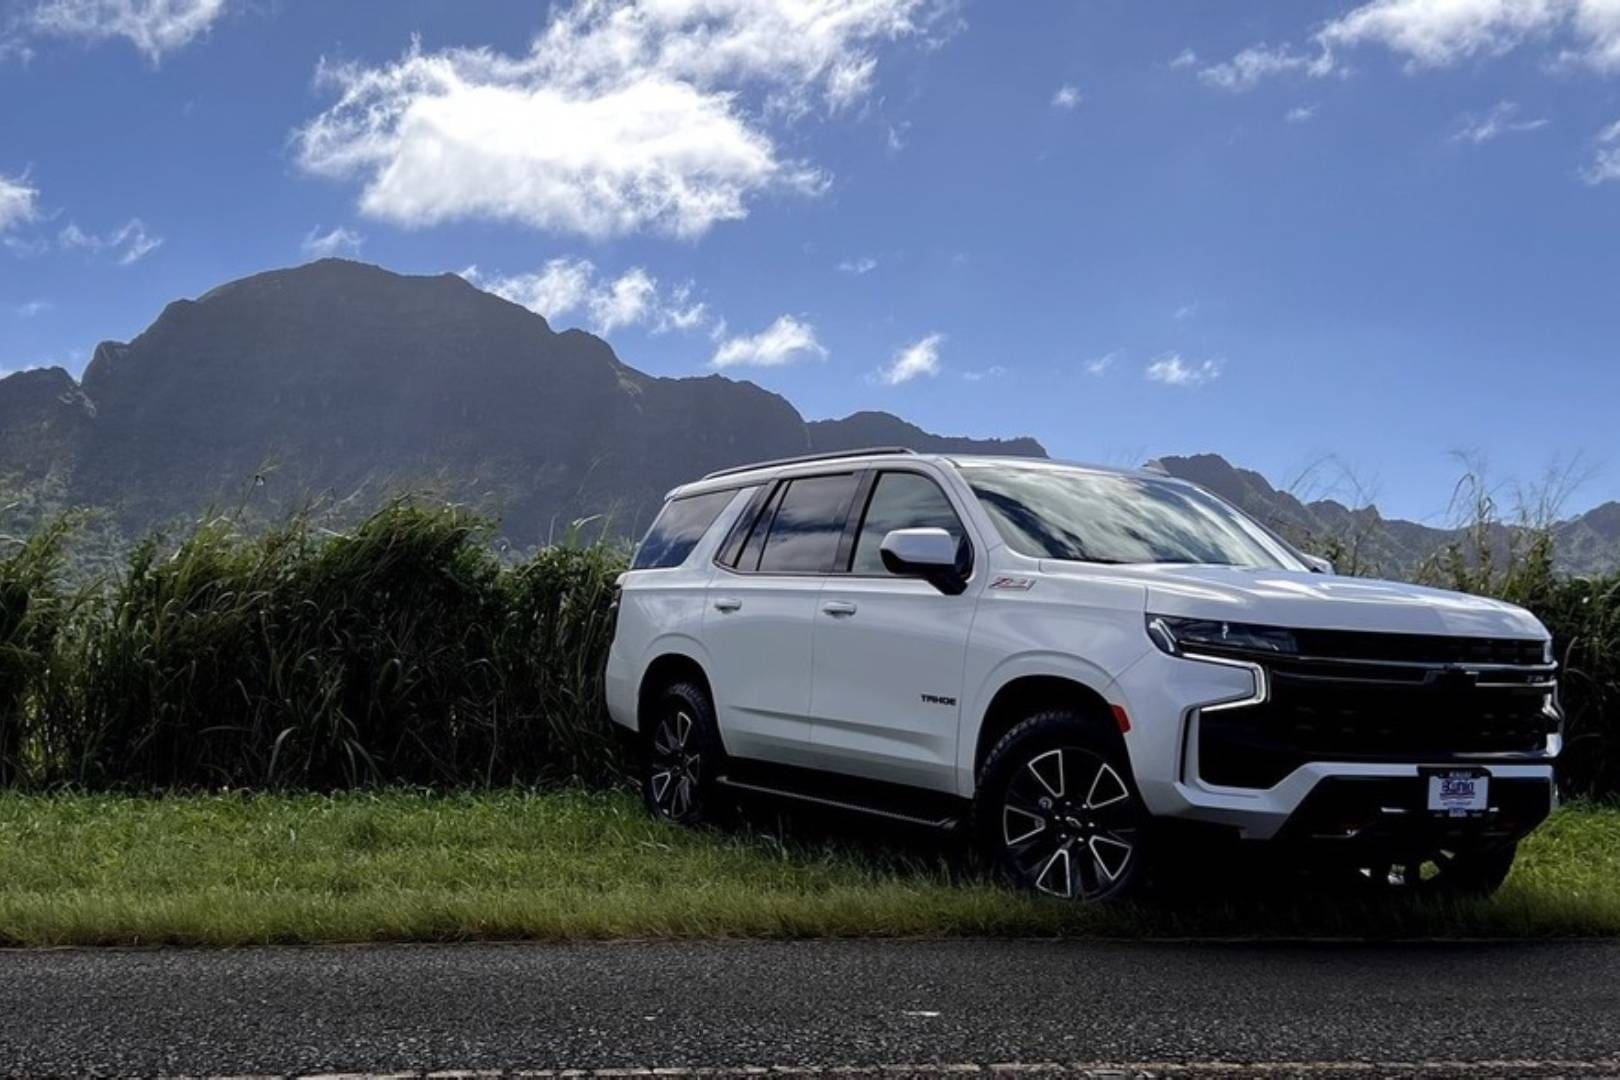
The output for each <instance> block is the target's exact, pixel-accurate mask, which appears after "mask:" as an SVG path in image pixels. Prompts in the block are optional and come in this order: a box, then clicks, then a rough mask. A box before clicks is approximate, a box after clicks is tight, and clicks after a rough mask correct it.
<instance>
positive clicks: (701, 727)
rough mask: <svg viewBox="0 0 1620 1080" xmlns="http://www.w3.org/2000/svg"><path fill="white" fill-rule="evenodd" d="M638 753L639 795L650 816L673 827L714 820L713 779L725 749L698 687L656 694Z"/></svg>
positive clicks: (680, 687)
mask: <svg viewBox="0 0 1620 1080" xmlns="http://www.w3.org/2000/svg"><path fill="white" fill-rule="evenodd" d="M642 751H643V753H642V768H641V797H642V800H643V801H644V802H645V803H646V804H647V810H648V811H649V812H650V813H651V814H652V815H653V816H654V817H657V818H662V819H663V820H665V821H671V822H674V823H675V824H677V825H702V824H705V823H708V822H712V821H714V820H715V819H716V817H717V816H718V815H717V814H716V804H717V799H716V796H715V782H714V781H715V777H716V776H718V775H719V772H720V765H721V760H722V758H723V756H724V751H723V749H722V747H721V744H720V734H719V729H718V728H717V727H716V725H715V721H714V706H713V705H712V704H710V702H709V695H708V692H707V691H705V690H704V689H703V687H701V686H699V685H697V684H696V683H689V682H681V683H676V684H674V685H673V686H668V687H665V688H664V689H663V690H662V691H660V692H659V694H658V698H657V700H656V701H654V702H653V705H652V714H651V716H650V717H649V718H648V722H647V730H646V733H645V735H643V737H642Z"/></svg>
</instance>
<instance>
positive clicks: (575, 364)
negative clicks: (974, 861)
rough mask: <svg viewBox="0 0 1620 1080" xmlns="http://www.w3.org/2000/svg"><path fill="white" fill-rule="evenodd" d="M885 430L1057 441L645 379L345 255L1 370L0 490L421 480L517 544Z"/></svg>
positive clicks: (506, 311)
mask: <svg viewBox="0 0 1620 1080" xmlns="http://www.w3.org/2000/svg"><path fill="white" fill-rule="evenodd" d="M873 443H884V444H891V443H904V444H908V445H914V446H916V447H918V448H927V449H950V450H957V451H986V452H996V453H1017V454H1032V455H1044V453H1045V451H1044V450H1043V449H1042V448H1041V446H1040V444H1039V443H1037V442H1035V441H1034V440H1033V439H1018V440H1012V441H1008V442H1002V441H999V440H990V441H976V440H972V439H955V438H944V437H941V436H936V435H931V434H929V433H927V432H924V431H922V430H921V429H919V428H916V427H913V426H912V425H910V424H907V423H905V422H904V421H902V420H900V419H899V418H897V417H894V416H889V415H887V414H885V413H859V414H856V415H855V416H851V417H848V418H846V419H843V420H824V421H816V422H814V423H806V422H805V420H804V418H803V417H802V416H800V415H799V413H798V411H797V410H795V409H794V408H793V406H792V405H790V404H789V403H788V402H787V401H786V400H785V399H784V398H782V397H780V396H779V395H777V394H773V393H771V392H769V391H767V390H764V389H762V388H760V387H759V386H756V385H754V384H753V383H749V382H738V381H735V380H732V379H727V378H723V377H721V376H718V375H711V376H706V377H701V378H684V379H671V378H656V377H653V376H649V375H646V374H644V373H642V372H640V371H637V370H636V369H634V368H632V367H629V366H628V365H626V364H624V363H623V362H621V361H620V360H619V358H618V357H617V356H616V355H615V354H614V352H613V350H612V348H611V347H610V346H609V345H608V344H607V342H605V341H603V340H601V339H600V338H597V337H595V336H593V335H591V334H587V333H584V332H582V331H578V330H569V331H566V332H563V333H557V332H555V331H554V330H552V328H551V327H550V326H549V325H548V324H547V323H546V320H545V319H543V318H541V317H540V316H539V315H536V314H534V313H533V312H530V311H528V310H526V309H525V308H522V307H519V306H518V305H516V304H512V303H508V302H507V301H505V300H502V299H500V298H498V297H495V296H492V295H490V294H488V293H485V292H481V291H479V290H478V289H476V288H474V287H473V286H472V285H470V284H468V283H467V282H466V281H465V280H463V279H462V278H460V277H458V276H456V275H453V274H446V275H442V276H438V277H406V276H402V275H399V274H394V273H391V272H389V271H386V270H382V269H379V268H377V267H373V266H367V265H363V264H360V263H354V262H347V261H342V260H324V261H322V262H317V263H313V264H310V265H308V266H304V267H299V268H297V269H292V270H279V271H274V272H270V273H265V274H258V275H256V276H253V277H250V278H245V279H243V280H241V281H236V282H232V283H230V284H228V285H224V286H221V287H220V288H217V289H214V290H213V291H212V292H209V293H207V294H206V295H204V296H202V297H200V298H199V299H197V300H180V301H176V302H175V303H172V304H170V305H169V306H168V307H167V308H166V309H165V310H164V311H163V313H162V314H161V315H160V316H159V317H158V319H157V321H156V322H154V323H153V324H152V325H151V326H150V327H149V328H148V329H147V330H146V331H145V332H144V333H142V334H141V335H140V336H139V337H137V338H135V340H133V341H131V342H129V343H127V344H125V343H119V342H108V343H105V344H103V345H101V346H100V347H99V348H97V349H96V351H95V355H94V357H93V359H92V360H91V362H90V364H89V366H88V367H87V368H86V369H85V372H84V377H83V381H82V383H75V382H74V380H73V379H72V378H71V377H70V376H69V375H68V374H67V373H66V372H63V371H61V370H60V369H50V370H42V371H29V372H24V373H22V374H18V375H13V376H11V377H9V378H7V379H4V380H0V492H6V491H16V490H18V489H24V490H30V491H33V490H38V489H39V488H40V487H41V486H48V488H49V490H50V491H51V493H52V495H53V498H54V501H56V502H57V503H58V504H61V505H81V504H88V505H94V506H99V507H104V508H106V509H107V510H109V511H110V512H111V514H112V515H113V517H114V518H115V520H116V522H117V524H118V526H119V527H120V528H121V529H122V530H124V531H125V532H129V533H133V532H138V531H140V530H144V529H146V528H149V527H151V526H153V525H156V524H160V523H164V522H167V521H171V520H173V519H175V518H177V517H181V516H184V515H190V514H194V513H196V512H197V511H198V510H199V509H201V508H203V507H205V506H210V505H211V506H215V507H232V506H235V505H237V504H238V503H240V502H241V501H242V499H243V498H244V496H245V495H246V494H248V493H249V491H250V489H251V493H252V495H253V499H254V502H255V505H259V504H260V502H261V501H262V502H263V503H264V504H266V505H265V509H266V511H267V512H274V511H276V510H278V509H283V508H286V507H289V506H294V505H298V504H299V503H301V502H303V501H305V500H307V499H308V498H309V497H311V495H314V494H320V495H324V496H326V497H328V498H332V499H337V500H343V499H349V498H351V497H357V498H355V501H356V502H357V503H370V502H374V501H375V500H377V499H379V498H381V497H383V496H384V494H385V493H386V492H387V491H390V490H401V489H420V488H427V489H431V490H435V491H439V492H442V493H444V494H446V495H448V496H451V497H454V498H457V499H459V500H463V501H468V502H471V503H473V504H475V505H477V506H479V507H481V508H482V509H485V510H487V511H489V512H491V513H495V514H498V515H499V516H500V517H501V519H502V523H503V524H502V527H503V531H504V532H505V533H506V534H507V535H508V536H509V537H511V538H512V539H514V540H516V541H518V542H522V543H529V542H534V541H538V540H541V539H544V538H545V537H546V536H548V535H554V534H555V532H556V531H557V530H558V529H561V528H564V527H566V526H567V524H568V523H569V522H570V521H573V520H576V519H580V518H585V517H589V516H592V515H599V514H600V515H605V516H606V517H607V519H608V520H609V521H610V523H611V527H612V529H613V531H616V532H620V533H634V532H637V531H639V530H640V529H641V528H643V527H645V525H646V523H647V522H648V520H649V519H650V515H651V514H652V513H654V512H655V511H656V509H657V507H658V505H659V503H660V502H661V500H662V498H663V496H664V493H665V492H666V491H668V490H669V489H670V488H672V487H674V486H675V485H677V484H680V483H682V482H685V481H687V480H690V479H692V478H694V477H696V476H701V475H702V474H703V473H705V472H709V471H712V470H714V469H719V468H724V467H726V466H729V465H737V464H741V463H745V462H749V461H755V460H759V459H763V458H774V457H786V456H791V455H795V454H805V453H809V452H811V451H815V450H831V449H845V448H853V447H855V446H860V445H868V444H873ZM5 501H6V500H5V498H4V497H0V504H4V502H5Z"/></svg>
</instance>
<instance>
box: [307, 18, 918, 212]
mask: <svg viewBox="0 0 1620 1080" xmlns="http://www.w3.org/2000/svg"><path fill="white" fill-rule="evenodd" d="M933 3H934V0H629V2H624V3H609V2H607V0H576V2H575V3H574V4H573V5H572V6H569V7H565V8H562V9H560V10H557V11H556V12H555V14H553V16H552V17H551V20H550V22H549V23H548V24H547V25H546V27H545V29H544V30H543V31H542V32H541V33H540V34H539V35H538V36H537V37H536V38H535V40H534V42H533V44H532V46H531V48H530V51H529V52H528V53H527V54H525V55H522V56H516V57H514V56H510V55H506V54H503V53H499V52H495V51H493V50H491V49H451V50H446V51H443V52H437V53H424V52H423V51H422V50H421V48H420V46H419V45H413V47H412V48H411V49H410V51H408V52H407V53H406V54H405V55H404V56H403V57H401V58H400V59H399V60H398V61H397V62H395V63H392V64H385V65H383V66H380V67H367V66H364V65H361V64H356V63H349V64H329V63H324V62H323V64H322V66H321V69H320V75H319V82H320V83H321V84H322V85H325V86H329V87H332V88H334V89H335V90H336V92H337V96H338V100H337V103H336V104H335V105H333V106H332V107H331V108H330V109H328V110H327V111H326V112H324V113H321V114H320V115H319V116H317V117H315V118H314V119H313V120H311V121H310V122H309V123H308V124H306V125H305V126H304V127H303V128H302V129H301V130H300V131H299V132H298V133H297V137H296V138H297V149H298V157H299V161H300V163H301V164H302V165H303V167H304V168H305V169H307V170H309V171H310V172H312V173H315V174H318V175H323V176H329V177H336V178H342V179H357V180H359V181H360V182H361V184H362V190H361V195H360V207H361V209H362V210H363V211H364V212H365V213H366V214H368V215H370V216H372V217H375V218H379V219H382V220H386V221H391V222H395V223H397V224H401V225H407V226H423V225H432V224H435V223H438V222H444V221H453V220H458V219H467V218H476V219H485V220H495V221H509V222H516V223H519V224H523V225H528V226H532V227H534V228H539V229H547V230H555V231H561V232H572V233H579V234H582V235H586V236H591V237H607V236H615V235H623V234H628V233H636V232H642V231H655V232H662V233H666V234H670V235H674V236H682V237H695V236H699V235H702V234H703V233H705V232H707V231H708V230H709V229H710V228H712V227H713V226H714V225H715V224H716V223H718V222H722V221H731V220H736V219H739V218H743V217H745V216H747V213H748V204H749V202H750V201H751V200H752V199H753V197H755V196H757V195H759V194H760V193H762V192H764V191H767V190H772V189H779V190H780V189H787V190H795V191H799V192H802V193H816V192H819V191H820V190H822V189H824V188H825V186H826V184H827V178H826V177H825V176H824V175H823V174H822V173H820V172H819V171H817V170H815V169H814V168H812V167H810V166H809V165H807V164H805V163H803V162H800V161H795V160H792V159H789V158H786V157H784V156H783V154H782V153H781V151H780V150H779V148H778V147H777V145H776V142H775V141H774V140H773V138H772V137H771V135H770V134H769V133H768V131H767V130H766V127H765V124H766V123H767V121H769V120H772V119H775V120H778V121H782V122H787V121H791V120H792V119H794V118H795V117H797V116H799V115H802V114H803V113H805V112H807V111H809V110H810V109H812V108H813V107H814V106H815V104H816V102H818V101H820V102H824V103H825V105H826V108H827V109H828V110H829V111H830V112H837V111H840V110H843V109H846V108H848V107H849V106H850V105H851V104H853V103H854V102H855V101H857V100H859V99H860V98H862V97H864V96H866V95H867V94H868V93H870V90H871V86H872V81H873V78H874V73H875V71H876V64H877V58H876V53H875V51H874V50H875V49H876V48H877V47H878V46H879V45H881V44H883V43H885V42H888V41H893V40H895V39H899V38H903V37H907V36H910V35H914V34H917V33H918V32H919V31H920V30H921V29H923V28H924V27H925V26H926V25H927V21H928V15H929V13H930V11H931V10H932V5H933Z"/></svg>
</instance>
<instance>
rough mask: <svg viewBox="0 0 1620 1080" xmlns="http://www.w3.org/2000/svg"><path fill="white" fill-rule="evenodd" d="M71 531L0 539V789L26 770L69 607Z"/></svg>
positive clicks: (45, 530)
mask: <svg viewBox="0 0 1620 1080" xmlns="http://www.w3.org/2000/svg"><path fill="white" fill-rule="evenodd" d="M71 530H72V523H71V521H70V520H68V519H66V518H61V519H57V520H55V521H53V522H51V523H49V524H47V525H45V526H43V527H42V528H39V529H37V530H35V531H33V532H31V533H30V534H29V535H27V536H25V537H22V538H16V537H10V536H0V545H3V546H0V787H7V786H11V785H14V784H15V783H17V782H18V780H19V779H20V778H22V777H23V776H25V775H26V774H27V773H28V771H29V770H28V761H27V760H26V758H27V755H28V753H29V746H30V742H31V740H32V739H33V738H34V737H35V736H34V733H33V732H32V731H31V727H32V724H31V721H32V720H33V719H34V718H35V717H37V716H38V715H40V712H41V709H42V707H43V703H42V701H41V691H42V688H43V687H44V686H45V685H46V683H47V681H48V679H49V676H50V673H51V665H52V663H53V661H54V660H55V659H56V657H57V653H58V647H59V643H60V641H61V636H62V629H63V626H64V624H65V623H66V621H67V619H68V617H69V616H70V614H71V612H72V609H73V601H72V599H71V597H70V596H69V595H68V594H67V592H66V590H65V588H64V585H63V570H64V566H65V562H66V560H65V547H66V541H67V538H68V536H69V534H70V532H71Z"/></svg>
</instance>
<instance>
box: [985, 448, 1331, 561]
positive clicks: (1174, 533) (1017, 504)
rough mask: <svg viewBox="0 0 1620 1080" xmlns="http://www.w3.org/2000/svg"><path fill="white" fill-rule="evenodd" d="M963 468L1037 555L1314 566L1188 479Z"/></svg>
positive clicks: (1003, 527)
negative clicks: (1303, 561) (1181, 480)
mask: <svg viewBox="0 0 1620 1080" xmlns="http://www.w3.org/2000/svg"><path fill="white" fill-rule="evenodd" d="M962 474H963V475H964V476H965V477H966V478H967V481H968V483H969V485H971V486H972V488H973V492H974V494H976V495H977V496H978V497H979V502H981V503H983V504H984V508H985V509H986V510H987V511H989V514H990V517H991V518H992V519H993V520H994V521H995V523H996V528H997V529H998V530H999V531H1000V532H1001V538H1002V539H1003V540H1005V541H1006V542H1007V546H1008V547H1010V548H1012V549H1013V550H1014V551H1016V552H1019V553H1020V554H1023V555H1029V556H1032V557H1034V558H1037V559H1069V560H1072V561H1077V562H1101V563H1202V564H1205V565H1216V566H1251V567H1263V568H1268V569H1279V570H1304V569H1306V567H1305V566H1303V565H1302V564H1301V563H1300V562H1299V560H1297V559H1296V558H1295V557H1294V556H1293V555H1292V554H1291V553H1290V552H1289V551H1288V550H1287V549H1286V548H1284V547H1283V546H1282V545H1281V544H1279V543H1278V542H1277V541H1276V540H1274V539H1273V538H1271V537H1270V536H1268V535H1267V534H1266V532H1265V531H1264V530H1263V529H1261V528H1260V526H1258V525H1256V524H1255V523H1254V522H1252V521H1250V520H1249V519H1248V518H1246V517H1244V516H1243V515H1242V514H1240V513H1238V512H1237V511H1236V510H1234V509H1232V508H1231V507H1230V506H1227V505H1226V504H1225V503H1223V502H1221V501H1220V500H1219V499H1216V498H1215V497H1213V496H1211V495H1207V494H1205V493H1204V492H1202V491H1200V490H1198V489H1197V488H1195V487H1192V486H1190V485H1187V484H1179V483H1175V482H1173V481H1170V480H1156V479H1154V478H1152V477H1146V476H1125V475H1119V474H1111V473H1093V472H1085V471H1083V470H1080V469H1064V468H1054V467H1051V466H1022V465H969V466H964V467H963V469H962Z"/></svg>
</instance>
